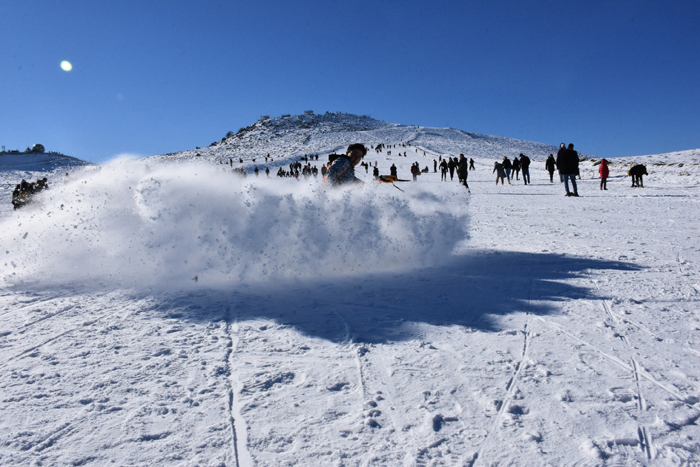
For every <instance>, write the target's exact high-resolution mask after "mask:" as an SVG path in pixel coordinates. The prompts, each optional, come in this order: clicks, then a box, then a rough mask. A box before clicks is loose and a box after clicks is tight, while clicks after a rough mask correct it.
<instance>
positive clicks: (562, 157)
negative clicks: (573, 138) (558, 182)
mask: <svg viewBox="0 0 700 467" xmlns="http://www.w3.org/2000/svg"><path fill="white" fill-rule="evenodd" d="M557 169H559V175H561V176H562V178H563V179H564V188H565V189H566V196H578V188H577V187H576V175H577V174H578V152H576V151H574V145H573V144H569V147H568V148H564V143H562V144H561V147H560V148H559V152H558V153H557ZM569 180H571V185H572V187H573V189H574V192H573V193H571V192H570V191H569Z"/></svg>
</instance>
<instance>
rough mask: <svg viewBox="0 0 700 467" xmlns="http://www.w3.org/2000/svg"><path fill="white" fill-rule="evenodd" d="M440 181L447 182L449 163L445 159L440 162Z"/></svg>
mask: <svg viewBox="0 0 700 467" xmlns="http://www.w3.org/2000/svg"><path fill="white" fill-rule="evenodd" d="M440 181H441V182H442V181H445V182H446V181H447V162H445V160H444V159H443V160H442V162H440Z"/></svg>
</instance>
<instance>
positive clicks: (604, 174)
mask: <svg viewBox="0 0 700 467" xmlns="http://www.w3.org/2000/svg"><path fill="white" fill-rule="evenodd" d="M598 173H599V174H600V178H608V175H610V169H608V161H606V160H605V159H601V160H600V167H598Z"/></svg>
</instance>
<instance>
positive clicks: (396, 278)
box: [0, 128, 700, 466]
mask: <svg viewBox="0 0 700 467" xmlns="http://www.w3.org/2000/svg"><path fill="white" fill-rule="evenodd" d="M367 131H369V130H367ZM372 131H374V130H372ZM381 131H385V133H384V137H385V142H386V143H387V144H389V143H390V144H392V145H393V144H397V145H400V144H402V143H403V142H405V141H406V134H404V133H403V130H402V129H400V132H399V133H396V134H395V139H393V140H392V139H391V138H392V134H394V133H392V132H391V129H390V128H389V129H386V128H385V129H382V130H381ZM412 131H414V132H415V130H412ZM421 131H422V132H423V133H422V135H423V136H422V137H421V142H420V144H419V143H418V142H415V143H412V144H411V146H407V147H401V148H400V149H401V152H402V153H403V152H404V151H405V152H406V157H404V156H401V157H399V156H398V152H399V148H398V147H397V148H395V149H393V148H392V149H393V154H392V155H388V154H387V153H386V151H385V152H381V153H376V152H374V151H370V153H369V154H368V155H367V157H366V158H365V159H366V160H367V161H368V162H371V163H374V162H375V161H376V162H378V165H379V168H380V171H381V173H382V174H384V173H388V168H389V166H390V165H391V164H396V165H397V167H398V170H399V176H400V177H402V178H410V175H409V172H408V167H409V165H410V164H411V163H413V162H415V161H418V162H419V163H420V165H421V167H424V166H426V165H427V166H428V167H429V169H430V171H429V173H425V174H422V175H420V176H419V178H418V181H417V182H412V181H411V182H404V183H397V184H396V186H397V187H398V188H401V189H402V190H403V191H399V190H397V189H396V188H395V187H394V186H392V185H390V184H375V183H374V182H373V181H372V176H371V171H370V173H365V170H364V169H361V168H360V167H358V169H359V170H358V171H357V175H358V176H359V177H360V178H363V179H364V180H365V181H366V183H365V185H364V186H361V187H351V188H347V189H339V190H333V189H330V188H329V187H327V186H326V185H324V184H323V183H321V181H320V178H318V179H317V178H314V177H309V178H308V179H305V178H304V177H301V178H300V180H299V181H297V180H296V179H294V178H272V179H269V180H268V179H267V178H266V177H265V176H264V174H262V175H261V176H260V177H255V176H253V175H249V176H248V177H247V178H239V177H238V176H237V175H235V174H233V173H232V172H231V168H230V165H225V164H221V163H220V162H221V161H224V160H226V161H227V162H228V159H224V156H223V155H221V154H220V155H219V156H221V157H219V156H217V155H216V154H214V153H212V155H211V158H204V159H203V160H198V159H196V157H197V156H194V155H192V157H190V158H186V157H184V156H179V155H178V156H163V157H159V158H149V159H146V160H118V161H114V162H112V163H110V164H105V165H103V166H101V167H85V168H73V169H71V170H70V171H69V172H70V173H69V176H68V177H66V176H65V172H66V171H65V170H62V171H58V170H57V171H56V172H55V173H50V174H49V184H50V186H51V188H50V189H49V190H48V191H46V192H42V193H41V195H40V196H39V197H37V199H36V200H35V202H34V203H33V204H32V205H30V206H27V207H26V208H23V209H21V210H18V211H15V212H13V211H12V210H11V208H10V209H7V208H6V206H3V210H2V211H0V223H1V224H2V229H0V239H1V240H0V242H1V245H2V249H1V250H0V254H2V255H3V260H2V261H0V268H1V269H0V270H1V271H2V285H0V316H1V317H2V320H1V321H0V354H1V355H2V358H1V359H0V414H2V416H0V464H2V465H181V466H190V465H239V466H246V465H265V466H282V465H309V466H319V465H337V466H365V465H408V466H410V465H445V466H454V465H582V466H586V465H693V464H694V463H697V462H700V426H698V423H699V422H698V420H700V363H699V362H700V322H699V319H698V318H699V317H700V309H699V307H698V303H699V300H700V276H699V272H700V250H699V248H698V242H697V239H698V237H697V227H698V225H700V222H699V221H700V215H699V214H698V209H697V208H698V203H699V202H700V182H699V181H698V175H700V165H699V164H700V151H685V152H682V153H675V154H665V155H653V156H639V157H630V158H625V159H615V160H613V161H612V163H611V165H610V170H611V176H610V179H609V180H608V190H607V191H601V190H600V189H599V182H598V179H597V166H596V165H595V162H596V160H595V159H589V160H587V161H584V162H583V163H582V164H581V169H582V170H581V180H579V181H578V184H579V193H580V194H581V196H580V197H579V198H573V197H571V198H567V197H564V188H563V185H562V184H560V183H559V180H558V179H557V178H556V174H555V178H554V181H553V183H551V182H550V180H549V174H548V173H546V172H545V170H544V159H545V158H546V156H547V154H548V152H550V151H549V150H548V149H546V148H541V149H542V151H540V152H535V150H534V149H533V148H536V147H537V146H536V145H532V144H530V143H522V146H521V147H522V148H523V150H522V151H525V150H526V149H525V148H530V149H531V152H530V153H529V154H528V155H529V156H530V157H531V158H532V159H533V165H532V167H531V174H532V184H530V185H528V186H525V185H523V182H522V176H520V177H519V178H520V179H519V180H513V181H512V185H508V184H506V185H505V186H503V185H495V184H494V181H495V175H494V174H492V168H493V162H494V160H498V159H501V158H502V153H500V152H498V151H496V152H495V153H494V154H489V153H488V150H487V146H483V147H482V148H481V149H479V150H478V151H476V150H475V153H474V155H473V156H474V159H475V161H476V170H474V171H471V172H470V173H469V186H470V191H471V192H470V193H467V191H466V189H465V188H464V187H462V186H460V185H458V183H457V181H456V177H455V179H454V180H452V181H450V180H449V175H448V181H441V180H440V174H439V173H435V172H433V165H432V161H433V158H437V157H439V156H445V155H448V156H449V155H452V156H453V155H455V154H459V153H460V152H465V154H467V156H469V155H470V154H469V152H468V151H466V150H465V149H464V146H462V142H463V140H462V139H460V138H458V137H456V136H454V135H452V136H450V135H451V133H450V132H452V131H453V130H444V129H424V128H421ZM249 133H250V132H249ZM360 133H361V132H355V134H353V135H349V136H347V138H348V139H350V138H357V137H358V135H360ZM428 133H431V134H432V136H428V135H427V134H428ZM319 138H320V139H321V136H319ZM329 138H332V140H331V142H333V144H330V143H329V144H328V145H327V146H326V148H327V149H326V152H332V150H335V148H334V147H333V146H334V145H335V144H336V143H335V141H336V140H337V141H338V143H337V144H338V145H340V141H341V140H340V139H339V138H340V137H339V136H338V134H337V133H332V134H331V136H329ZM451 138H452V139H453V140H454V142H453V144H452V146H450V143H449V141H450V139H451ZM320 139H319V140H320ZM486 139H488V138H486ZM358 140H359V141H362V139H361V138H357V139H355V141H358ZM288 141H295V140H294V138H291V139H289V140H288ZM351 141H352V140H351ZM493 141H495V140H492V139H488V141H487V142H485V143H484V144H486V145H491V146H493V145H494V144H495V143H493ZM512 141H515V140H511V142H508V141H505V140H504V142H503V145H505V146H509V147H510V145H511V144H512V147H513V148H514V149H516V150H517V148H518V143H513V142H512ZM347 142H348V141H347V140H343V144H347ZM353 142H354V141H353ZM257 144H259V145H258V146H255V148H256V150H257V151H259V153H260V154H263V153H264V154H265V155H266V154H267V153H268V152H270V151H267V152H265V146H264V145H263V143H257ZM295 144H296V143H295ZM320 146H321V143H319V147H320ZM505 146H499V147H505ZM423 151H426V155H425V156H424V155H423ZM499 151H500V150H499ZM309 152H311V151H309ZM243 153H244V152H240V154H241V157H243V156H242V155H243ZM297 155H298V154H297ZM200 157H204V156H200ZM256 157H258V156H256ZM291 157H292V156H289V157H288V158H286V159H285V156H284V155H283V154H282V153H280V154H278V155H276V157H275V161H274V164H278V166H281V167H284V164H288V163H289V162H290V161H291V160H292V159H291ZM295 157H296V156H295ZM173 158H174V160H173ZM294 160H296V159H294ZM633 163H645V164H646V165H647V169H648V171H649V176H647V177H645V178H644V186H645V188H630V181H629V178H628V177H627V176H626V175H625V172H626V170H627V169H628V168H629V167H630V165H631V164H633ZM239 164H240V162H239ZM255 164H258V165H260V166H261V167H262V166H264V164H260V162H259V160H258V161H256V162H255ZM241 165H243V166H245V167H249V168H251V167H252V165H253V162H252V156H250V155H248V156H247V158H246V159H245V160H244V163H243V164H241ZM319 165H320V163H319ZM235 167H236V165H235V164H234V168H235ZM32 170H35V169H32ZM273 173H274V171H273ZM31 175H32V176H33V175H34V174H33V173H32V174H31ZM26 176H27V174H26V172H24V171H22V170H19V169H13V170H3V171H0V177H2V183H3V186H4V187H10V188H11V187H13V184H16V183H17V182H18V181H19V179H21V178H26ZM10 192H11V189H8V188H6V189H5V190H4V191H3V203H6V204H9V194H10Z"/></svg>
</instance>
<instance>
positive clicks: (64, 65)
mask: <svg viewBox="0 0 700 467" xmlns="http://www.w3.org/2000/svg"><path fill="white" fill-rule="evenodd" d="M61 69H62V70H63V71H71V70H72V69H73V65H71V63H70V62H69V61H68V60H63V61H62V62H61Z"/></svg>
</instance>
